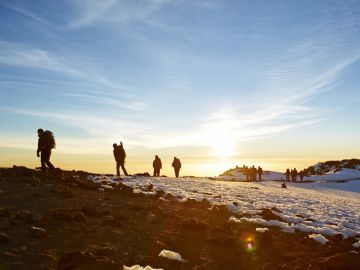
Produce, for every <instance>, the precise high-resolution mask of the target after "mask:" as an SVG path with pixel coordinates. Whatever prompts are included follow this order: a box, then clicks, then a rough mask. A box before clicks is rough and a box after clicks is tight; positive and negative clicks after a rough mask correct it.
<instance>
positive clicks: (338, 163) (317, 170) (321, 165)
mask: <svg viewBox="0 0 360 270" xmlns="http://www.w3.org/2000/svg"><path fill="white" fill-rule="evenodd" d="M340 169H357V170H360V159H355V158H353V159H343V160H332V161H325V162H318V163H316V164H315V165H313V166H310V167H309V168H307V170H308V171H309V172H310V174H324V173H328V172H330V171H336V170H340Z"/></svg>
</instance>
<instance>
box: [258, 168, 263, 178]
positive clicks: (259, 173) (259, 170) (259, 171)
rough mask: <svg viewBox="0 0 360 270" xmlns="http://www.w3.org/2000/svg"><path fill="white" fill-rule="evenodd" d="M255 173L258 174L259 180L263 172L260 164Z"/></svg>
mask: <svg viewBox="0 0 360 270" xmlns="http://www.w3.org/2000/svg"><path fill="white" fill-rule="evenodd" d="M257 173H258V175H259V181H261V176H262V174H263V169H262V168H261V167H260V166H259V167H258V170H257Z"/></svg>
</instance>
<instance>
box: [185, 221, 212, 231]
mask: <svg viewBox="0 0 360 270" xmlns="http://www.w3.org/2000/svg"><path fill="white" fill-rule="evenodd" d="M181 226H182V227H183V228H184V229H186V230H191V231H202V230H207V228H208V227H209V225H208V224H207V223H205V222H203V221H199V220H196V219H188V220H185V221H184V222H183V223H182V224H181Z"/></svg>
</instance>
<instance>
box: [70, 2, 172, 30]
mask: <svg viewBox="0 0 360 270" xmlns="http://www.w3.org/2000/svg"><path fill="white" fill-rule="evenodd" d="M169 2H171V1H169V0H143V1H136V2H135V1H129V0H103V1H96V0H74V1H73V4H74V7H75V10H76V11H77V17H76V18H75V19H74V20H73V21H71V22H70V23H69V27H70V28H72V29H78V28H82V27H87V26H93V25H97V24H99V23H105V24H112V23H123V22H128V21H139V20H140V21H141V20H145V19H146V18H147V16H148V15H150V14H152V13H154V12H156V11H157V10H159V9H160V8H161V7H163V6H164V5H165V4H167V3H169Z"/></svg>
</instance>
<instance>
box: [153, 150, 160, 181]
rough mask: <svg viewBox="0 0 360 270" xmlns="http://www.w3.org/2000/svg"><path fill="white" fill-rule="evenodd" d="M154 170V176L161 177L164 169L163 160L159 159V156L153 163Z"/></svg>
mask: <svg viewBox="0 0 360 270" xmlns="http://www.w3.org/2000/svg"><path fill="white" fill-rule="evenodd" d="M153 168H154V176H158V177H159V176H160V170H161V169H162V163H161V159H160V158H159V157H158V155H156V156H155V159H154V161H153Z"/></svg>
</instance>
